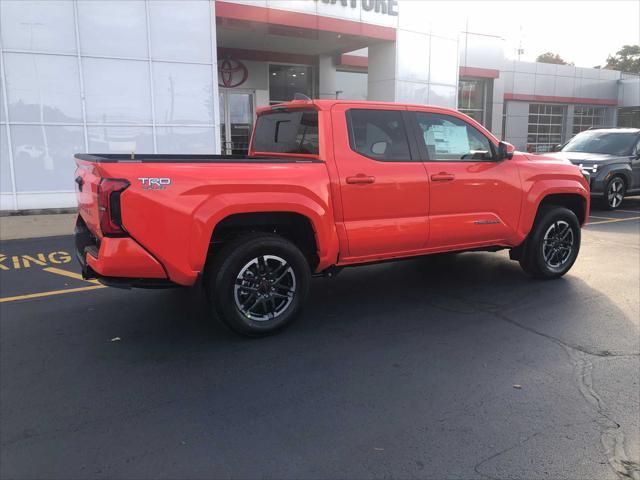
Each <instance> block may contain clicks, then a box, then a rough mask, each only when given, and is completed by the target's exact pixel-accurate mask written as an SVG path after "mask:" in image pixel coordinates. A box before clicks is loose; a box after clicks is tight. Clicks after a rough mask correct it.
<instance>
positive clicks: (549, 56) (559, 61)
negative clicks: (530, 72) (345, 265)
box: [536, 52, 573, 65]
mask: <svg viewBox="0 0 640 480" xmlns="http://www.w3.org/2000/svg"><path fill="white" fill-rule="evenodd" d="M536 62H540V63H555V64H556V65H573V62H571V63H569V62H567V61H566V60H565V59H563V58H562V57H561V56H560V55H558V54H557V53H553V52H546V53H541V54H540V55H538V58H536Z"/></svg>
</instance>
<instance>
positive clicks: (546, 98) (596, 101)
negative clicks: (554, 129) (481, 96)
mask: <svg viewBox="0 0 640 480" xmlns="http://www.w3.org/2000/svg"><path fill="white" fill-rule="evenodd" d="M504 99H505V100H518V101H522V102H542V103H575V104H585V105H609V106H616V105H618V101H617V100H613V99H604V98H580V97H555V96H552V95H525V94H521V93H505V94H504Z"/></svg>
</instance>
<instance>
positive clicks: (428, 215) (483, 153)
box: [76, 100, 589, 336]
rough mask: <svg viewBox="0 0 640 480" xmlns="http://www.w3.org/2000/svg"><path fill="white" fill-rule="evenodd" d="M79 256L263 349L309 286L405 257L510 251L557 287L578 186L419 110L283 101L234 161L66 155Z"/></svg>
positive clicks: (471, 126)
mask: <svg viewBox="0 0 640 480" xmlns="http://www.w3.org/2000/svg"><path fill="white" fill-rule="evenodd" d="M76 159H77V160H76V162H77V165H78V169H77V173H76V182H77V184H78V204H79V212H80V215H79V217H78V223H77V228H76V245H77V254H78V258H79V260H80V263H81V264H82V270H83V274H84V276H85V278H97V279H99V280H100V281H101V282H102V283H104V284H106V285H112V286H142V287H144V286H149V287H160V286H176V285H181V286H190V285H194V284H195V283H196V281H197V280H198V279H199V278H202V283H203V285H204V288H205V290H206V293H207V296H208V298H209V300H210V302H211V309H212V313H215V314H216V315H217V316H218V317H219V318H221V319H222V320H223V321H224V323H225V324H226V325H228V326H229V327H230V328H232V329H233V330H235V331H236V332H239V333H241V334H244V335H248V336H261V335H267V334H271V333H274V332H276V331H278V330H280V329H282V328H283V327H285V326H286V325H288V324H289V323H290V322H291V321H292V320H293V319H294V318H295V317H296V316H297V315H298V313H299V311H300V309H301V308H302V305H303V303H304V300H305V298H306V296H307V291H308V289H309V286H310V279H311V276H312V274H315V275H327V276H331V275H333V274H335V273H337V272H338V271H339V269H341V268H342V267H346V266H352V265H360V264H366V263H370V262H377V261H383V260H390V259H400V258H407V257H414V256H419V255H428V254H433V253H442V252H461V251H470V250H473V251H477V250H486V251H497V250H501V249H509V250H510V256H511V258H512V259H514V260H517V261H519V262H520V265H522V268H523V269H524V270H525V272H527V273H528V274H529V275H531V276H534V277H538V278H543V279H551V278H558V277H560V276H562V275H564V274H565V273H566V272H567V271H568V270H569V269H570V268H571V266H572V265H573V263H574V262H575V260H576V257H577V256H578V251H579V249H580V226H581V225H584V223H585V221H586V219H587V218H588V213H589V190H588V189H589V186H588V184H587V181H586V180H585V178H584V177H583V175H582V174H581V173H580V170H579V169H578V167H576V166H574V165H572V164H571V163H570V162H568V161H566V160H562V159H558V158H551V157H544V156H535V155H529V154H525V153H520V152H514V151H513V147H512V146H511V145H508V144H506V143H504V142H500V141H499V140H498V139H497V138H495V137H494V136H493V135H492V134H491V133H490V132H489V131H487V130H486V129H485V128H483V127H482V126H481V125H480V124H478V123H477V122H475V121H474V120H472V119H471V118H469V117H467V116H466V115H463V114H461V113H459V112H457V111H454V110H449V109H446V108H438V107H428V106H424V105H403V104H391V103H374V102H349V101H329V100H316V101H293V102H290V103H285V104H281V105H276V106H273V107H269V108H264V109H261V110H259V111H258V113H257V121H256V126H255V130H254V132H253V135H252V139H251V146H250V151H249V155H248V156H233V155H231V156H224V155H177V156H176V155H100V154H96V155H83V154H79V155H76Z"/></svg>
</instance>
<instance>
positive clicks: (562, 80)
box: [554, 77, 577, 97]
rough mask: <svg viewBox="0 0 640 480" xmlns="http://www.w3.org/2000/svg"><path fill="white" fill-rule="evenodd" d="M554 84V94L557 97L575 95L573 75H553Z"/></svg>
mask: <svg viewBox="0 0 640 480" xmlns="http://www.w3.org/2000/svg"><path fill="white" fill-rule="evenodd" d="M555 79H556V86H555V93H554V95H556V96H558V97H575V96H577V95H575V78H574V77H555Z"/></svg>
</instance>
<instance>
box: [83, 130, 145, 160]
mask: <svg viewBox="0 0 640 480" xmlns="http://www.w3.org/2000/svg"><path fill="white" fill-rule="evenodd" d="M88 134H89V151H90V152H96V153H131V152H135V153H153V130H152V129H151V127H135V126H125V125H123V126H118V127H89V128H88Z"/></svg>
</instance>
